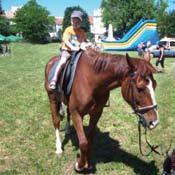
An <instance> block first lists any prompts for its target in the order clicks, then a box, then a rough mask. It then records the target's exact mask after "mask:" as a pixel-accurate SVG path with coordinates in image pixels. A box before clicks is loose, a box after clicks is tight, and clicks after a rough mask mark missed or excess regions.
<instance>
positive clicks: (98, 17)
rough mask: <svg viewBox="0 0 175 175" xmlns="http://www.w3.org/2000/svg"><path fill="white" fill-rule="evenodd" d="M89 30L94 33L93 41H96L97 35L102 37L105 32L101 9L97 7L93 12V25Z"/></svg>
mask: <svg viewBox="0 0 175 175" xmlns="http://www.w3.org/2000/svg"><path fill="white" fill-rule="evenodd" d="M91 32H92V33H93V34H94V37H95V41H96V42H98V38H99V37H101V38H102V37H103V36H104V33H105V32H106V28H105V27H104V23H103V22H102V10H101V9H97V10H94V12H93V25H92V28H91Z"/></svg>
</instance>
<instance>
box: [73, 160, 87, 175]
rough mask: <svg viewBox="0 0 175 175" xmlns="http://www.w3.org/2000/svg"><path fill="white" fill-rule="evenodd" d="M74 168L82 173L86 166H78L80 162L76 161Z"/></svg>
mask: <svg viewBox="0 0 175 175" xmlns="http://www.w3.org/2000/svg"><path fill="white" fill-rule="evenodd" d="M74 169H75V171H76V172H77V173H82V172H83V171H84V170H85V168H84V167H83V168H79V167H78V162H76V163H75V166H74Z"/></svg>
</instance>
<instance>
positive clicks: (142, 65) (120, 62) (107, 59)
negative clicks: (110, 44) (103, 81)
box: [86, 48, 156, 76]
mask: <svg viewBox="0 0 175 175" xmlns="http://www.w3.org/2000/svg"><path fill="white" fill-rule="evenodd" d="M86 54H87V55H88V57H89V59H90V63H91V65H92V67H93V68H94V70H95V72H97V73H100V72H104V71H105V70H107V69H108V68H110V69H111V67H114V66H112V65H113V64H115V63H116V62H117V64H115V69H116V70H117V72H118V73H119V74H120V73H124V74H126V73H127V72H128V64H127V59H126V57H127V56H126V55H120V54H110V53H102V52H99V51H96V50H94V49H92V48H88V49H87V50H86ZM129 59H130V62H131V64H132V65H133V68H132V69H134V70H133V71H136V72H137V74H138V75H141V76H150V75H151V74H152V73H155V72H156V69H155V68H154V67H153V66H152V64H150V63H149V62H147V61H145V60H143V59H140V58H135V57H132V58H129Z"/></svg>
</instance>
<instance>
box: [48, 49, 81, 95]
mask: <svg viewBox="0 0 175 175" xmlns="http://www.w3.org/2000/svg"><path fill="white" fill-rule="evenodd" d="M82 52H83V51H82V50H80V51H78V52H73V53H72V55H71V57H70V58H69V59H68V60H67V61H66V64H65V65H64V67H63V68H61V69H62V71H61V72H60V73H59V75H58V77H59V79H58V81H57V86H56V87H57V88H56V90H57V91H58V93H59V94H61V96H62V97H63V98H66V97H68V95H69V94H70V91H71V88H72V84H73V80H74V76H75V71H76V67H77V63H78V61H79V58H80V56H81V54H82ZM59 61H60V60H57V61H56V62H55V63H54V64H53V66H52V68H51V71H50V73H49V76H48V81H49V82H50V80H51V79H52V76H53V75H54V72H55V69H56V67H57V64H58V62H59Z"/></svg>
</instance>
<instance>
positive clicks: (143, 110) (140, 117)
mask: <svg viewBox="0 0 175 175" xmlns="http://www.w3.org/2000/svg"><path fill="white" fill-rule="evenodd" d="M129 84H130V87H131V95H132V101H133V110H134V114H136V116H137V117H138V132H139V150H140V154H141V155H143V156H149V155H150V154H151V153H152V152H154V153H156V154H158V155H162V154H161V153H160V152H159V151H157V150H156V149H157V148H158V147H159V146H158V145H151V144H150V142H149V141H148V139H147V128H146V121H145V118H144V116H143V114H144V113H146V112H148V111H149V110H152V109H156V108H157V105H149V106H145V107H140V108H139V107H138V106H137V104H136V100H135V98H134V87H133V79H132V78H131V79H130V80H129ZM141 125H143V126H144V129H145V132H144V135H145V141H146V143H147V145H148V146H149V148H150V149H151V150H150V152H148V153H147V154H144V153H143V151H142V143H141V141H142V139H141Z"/></svg>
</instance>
